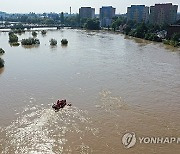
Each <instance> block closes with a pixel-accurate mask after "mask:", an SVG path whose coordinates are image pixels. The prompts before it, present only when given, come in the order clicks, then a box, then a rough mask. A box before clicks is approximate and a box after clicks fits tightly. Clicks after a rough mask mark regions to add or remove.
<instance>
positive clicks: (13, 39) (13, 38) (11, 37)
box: [9, 32, 18, 43]
mask: <svg viewBox="0 0 180 154" xmlns="http://www.w3.org/2000/svg"><path fill="white" fill-rule="evenodd" d="M15 42H18V37H17V35H15V34H14V33H13V32H9V43H15Z"/></svg>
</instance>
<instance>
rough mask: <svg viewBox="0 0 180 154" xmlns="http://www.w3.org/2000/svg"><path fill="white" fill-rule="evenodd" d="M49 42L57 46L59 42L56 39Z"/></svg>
mask: <svg viewBox="0 0 180 154" xmlns="http://www.w3.org/2000/svg"><path fill="white" fill-rule="evenodd" d="M49 42H50V45H57V40H55V39H51V40H50V41H49Z"/></svg>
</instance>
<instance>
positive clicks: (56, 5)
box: [0, 0, 180, 14]
mask: <svg viewBox="0 0 180 154" xmlns="http://www.w3.org/2000/svg"><path fill="white" fill-rule="evenodd" d="M158 3H173V4H174V5H175V4H176V5H179V7H178V12H180V0H171V1H167V0H0V11H4V12H8V13H29V12H35V13H43V12H56V13H60V12H68V13H69V10H70V6H71V7H72V13H78V11H79V8H80V7H83V6H90V7H93V8H95V10H96V13H99V8H100V7H102V6H113V7H115V8H116V13H117V14H119V13H121V14H122V13H126V12H127V7H128V6H130V5H132V4H134V5H135V4H137V5H138V4H143V5H146V6H151V5H154V4H158Z"/></svg>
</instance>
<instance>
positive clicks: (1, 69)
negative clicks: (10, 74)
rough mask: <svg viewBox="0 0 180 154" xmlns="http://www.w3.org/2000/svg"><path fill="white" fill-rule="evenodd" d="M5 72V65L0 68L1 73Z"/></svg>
mask: <svg viewBox="0 0 180 154" xmlns="http://www.w3.org/2000/svg"><path fill="white" fill-rule="evenodd" d="M3 72H4V67H3V68H0V75H1V74H2V73H3Z"/></svg>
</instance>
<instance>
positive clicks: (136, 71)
mask: <svg viewBox="0 0 180 154" xmlns="http://www.w3.org/2000/svg"><path fill="white" fill-rule="evenodd" d="M18 36H19V40H21V39H22V38H28V37H30V36H31V33H30V32H26V33H25V34H22V35H18ZM37 37H38V38H39V39H40V42H41V44H40V45H39V46H35V47H26V46H21V45H20V46H18V47H11V46H10V45H9V43H8V33H7V32H0V47H2V48H3V49H4V50H5V51H6V53H5V55H3V56H2V58H3V59H4V60H5V67H4V69H3V70H2V69H1V70H0V105H1V107H0V152H1V153H2V154H8V153H9V154H11V153H12V154H13V153H15V154H21V153H22V154H24V153H25V154H26V153H27V154H34V153H38V154H41V153H42V154H46V153H47V154H54V153H55V154H59V153H95V154H96V153H97V154H99V153H102V154H109V153H114V154H119V153H121V154H131V153H137V154H145V153H146V154H151V153H154V154H161V153H162V154H169V153H171V154H177V153H179V151H180V147H179V145H180V143H179V144H176V143H172V144H168V143H166V144H148V143H147V144H145V143H142V144H141V143H140V142H139V141H138V137H177V138H178V137H180V114H179V111H180V50H179V49H176V48H172V47H169V46H165V45H163V44H159V43H153V42H149V41H145V40H141V39H135V38H130V37H125V36H124V35H121V34H112V33H107V32H92V31H83V30H72V29H63V30H49V31H48V32H47V34H46V35H45V36H42V35H41V33H40V32H39V33H38V36H37ZM51 38H55V39H57V41H58V45H57V46H54V47H51V46H50V45H49V40H50V39H51ZM62 38H67V39H68V41H69V43H68V45H67V46H61V44H60V41H61V39H62ZM61 98H66V99H67V100H68V102H71V103H72V106H71V107H65V108H64V109H63V110H60V111H59V112H54V111H53V110H52V109H51V105H52V104H53V103H54V102H55V101H56V100H57V99H61ZM127 132H134V133H135V134H136V138H137V141H136V144H135V146H133V147H131V148H129V149H127V148H125V147H124V145H123V144H122V137H123V135H124V134H125V133H127Z"/></svg>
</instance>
